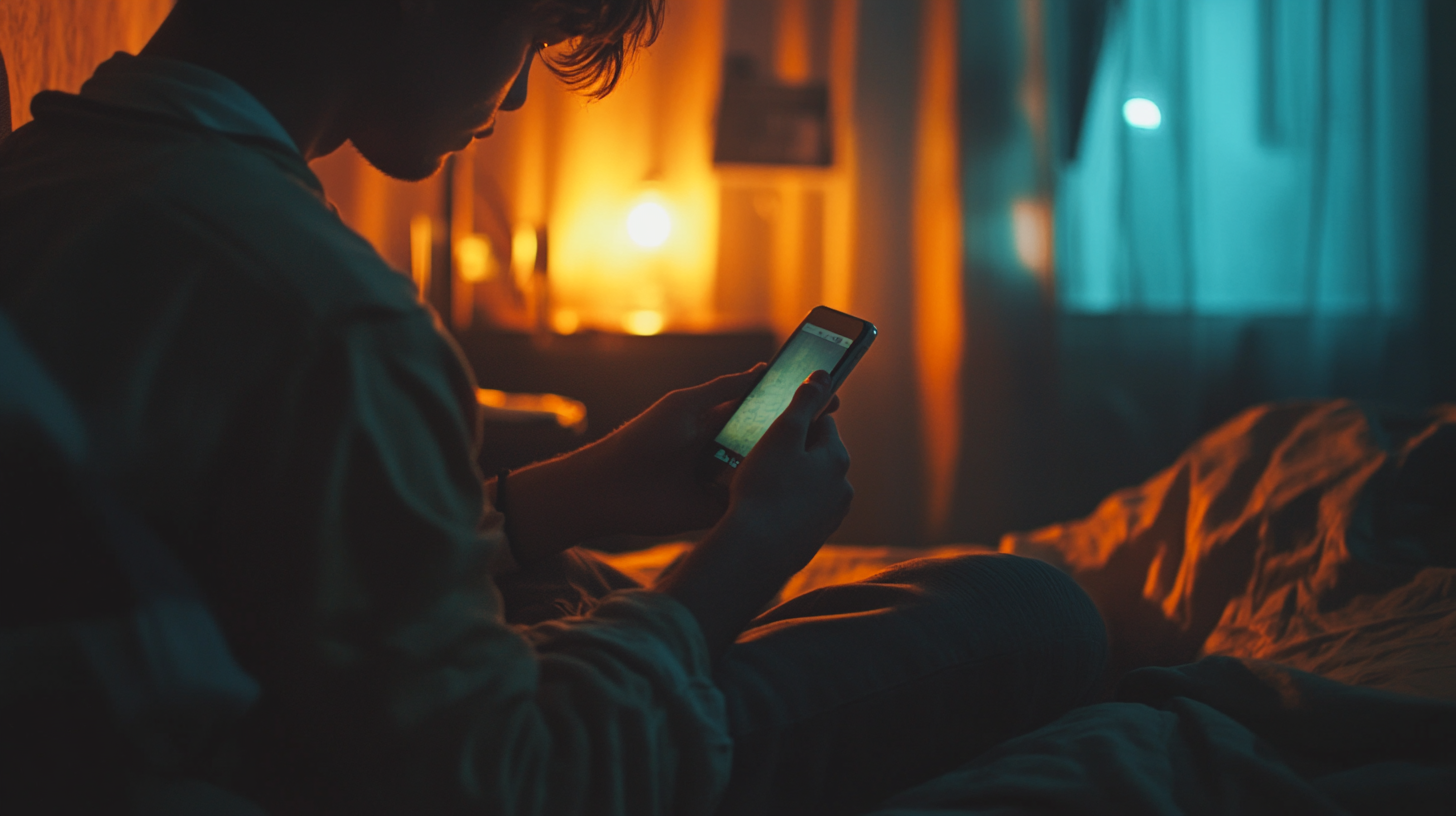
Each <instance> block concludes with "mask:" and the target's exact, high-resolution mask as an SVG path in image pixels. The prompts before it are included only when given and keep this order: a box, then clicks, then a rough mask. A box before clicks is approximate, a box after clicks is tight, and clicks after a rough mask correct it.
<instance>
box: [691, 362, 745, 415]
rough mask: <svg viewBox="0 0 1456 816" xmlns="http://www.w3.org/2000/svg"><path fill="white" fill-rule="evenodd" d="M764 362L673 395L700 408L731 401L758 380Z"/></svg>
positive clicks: (741, 395)
mask: <svg viewBox="0 0 1456 816" xmlns="http://www.w3.org/2000/svg"><path fill="white" fill-rule="evenodd" d="M767 367H768V365H767V364H766V363H759V364H758V365H755V366H754V367H753V368H750V369H748V370H747V371H740V372H738V373H737V374H724V375H723V376H721V377H718V378H717V379H713V380H709V381H708V382H705V383H703V384H702V385H697V386H693V387H692V388H684V389H682V390H681V391H677V392H675V396H677V397H678V398H679V399H682V400H684V401H685V402H690V403H691V404H693V405H695V406H699V407H700V408H701V409H706V408H708V407H709V406H713V405H717V404H719V403H722V402H732V401H733V400H737V399H740V398H741V397H743V395H744V394H747V393H748V389H750V388H752V387H753V384H754V383H756V382H758V378H759V377H761V376H763V370H764V369H765V368H767Z"/></svg>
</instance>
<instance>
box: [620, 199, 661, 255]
mask: <svg viewBox="0 0 1456 816" xmlns="http://www.w3.org/2000/svg"><path fill="white" fill-rule="evenodd" d="M671 232H672V216H670V215H668V214H667V208H665V207H663V206H662V205H661V204H658V203H657V202H656V201H644V202H642V203H641V204H638V205H637V206H635V207H633V208H632V212H630V213H628V214H627V235H628V236H630V237H631V238H632V243H634V244H636V245H637V246H640V247H642V248H644V249H653V248H654V247H660V246H662V244H663V242H664V241H666V240H667V236H668V235H669V234H670V233H671Z"/></svg>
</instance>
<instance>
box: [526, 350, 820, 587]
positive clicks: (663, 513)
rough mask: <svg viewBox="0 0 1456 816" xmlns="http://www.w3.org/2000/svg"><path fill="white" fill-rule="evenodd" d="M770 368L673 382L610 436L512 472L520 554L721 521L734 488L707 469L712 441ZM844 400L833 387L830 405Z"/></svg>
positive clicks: (545, 552)
mask: <svg viewBox="0 0 1456 816" xmlns="http://www.w3.org/2000/svg"><path fill="white" fill-rule="evenodd" d="M764 368H765V366H764V365H763V364H759V365H757V366H754V367H753V368H751V369H749V370H748V371H744V372H741V373H738V374H729V375H727V376H723V377H719V378H718V379H716V380H713V381H711V382H708V383H705V384H703V385H699V386H696V387H693V388H684V389H681V390H679V391H673V392H672V393H670V394H668V395H667V396H665V397H663V398H662V399H660V400H658V401H657V402H656V403H654V404H653V405H652V407H650V408H648V409H647V410H646V411H644V412H642V414H640V415H638V416H637V417H636V418H635V419H633V420H632V421H631V422H628V423H627V424H626V425H623V426H622V427H621V428H618V429H617V430H616V431H613V432H612V433H610V434H608V435H607V436H606V437H604V438H602V439H600V440H598V441H596V442H594V443H592V444H590V445H588V446H586V447H584V448H581V449H580V450H576V451H573V452H571V453H569V454H567V455H565V456H561V457H558V458H556V459H552V460H551V461H549V462H542V463H539V464H535V465H531V466H530V467H526V468H522V469H521V470H519V471H514V472H512V473H511V476H510V485H509V493H510V506H509V507H507V508H506V510H507V511H508V512H509V513H510V521H511V532H512V536H513V537H512V549H513V550H514V552H515V555H516V557H517V559H519V560H521V561H523V562H524V561H531V560H535V559H536V558H541V557H545V556H548V555H551V554H553V553H556V552H559V551H561V550H564V549H566V548H568V547H571V546H573V545H575V544H578V543H580V542H582V541H584V540H587V539H590V538H596V537H599V536H604V535H613V534H618V533H636V534H641V535H669V534H673V533H681V532H684V531H687V530H698V529H703V528H705V527H711V526H713V525H714V524H715V523H717V521H718V520H719V518H721V517H722V515H723V512H724V510H725V509H726V508H727V506H728V503H729V493H728V491H726V490H724V489H723V488H722V487H720V486H718V485H715V484H712V483H711V482H709V481H708V480H707V479H705V478H704V471H703V468H704V466H705V465H708V464H711V463H709V462H708V461H707V456H708V443H709V441H710V440H712V438H713V436H714V435H715V434H716V433H718V431H719V430H721V429H722V427H723V425H724V423H726V422H727V421H728V418H729V417H730V416H731V415H732V414H733V411H734V409H736V408H737V406H738V403H739V402H740V401H741V400H742V398H743V396H744V395H745V394H747V393H748V390H749V389H750V388H752V387H753V384H754V383H756V382H757V381H758V379H759V377H761V376H762V375H763V370H764ZM838 407H839V398H838V397H833V398H831V399H830V400H829V404H828V406H827V407H826V409H825V412H826V413H828V412H832V411H834V410H835V409H837V408H838ZM760 447H762V444H761V443H760ZM755 451H757V448H755ZM745 464H746V463H745Z"/></svg>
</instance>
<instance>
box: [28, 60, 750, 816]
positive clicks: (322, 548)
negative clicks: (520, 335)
mask: <svg viewBox="0 0 1456 816" xmlns="http://www.w3.org/2000/svg"><path fill="white" fill-rule="evenodd" d="M32 110H33V112H34V114H35V120H34V121H33V122H32V123H30V124H28V125H26V126H25V127H23V128H21V129H20V130H18V131H17V132H16V133H15V134H14V135H12V136H11V137H10V138H9V139H7V140H6V141H5V142H4V143H3V144H0V308H4V309H5V310H6V311H7V312H8V313H9V314H10V315H11V317H12V319H13V320H14V322H15V324H16V326H17V328H18V330H19V332H20V333H21V335H22V336H23V337H24V338H25V341H26V342H27V343H28V344H29V345H30V346H31V348H32V349H33V350H34V351H35V352H36V354H37V356H38V357H39V358H40V359H41V361H42V362H43V363H44V365H45V366H46V367H47V368H48V369H49V370H50V372H51V374H52V375H53V377H54V378H55V379H56V380H57V381H58V382H59V383H60V385H61V387H62V388H63V389H64V390H65V391H66V392H67V394H68V396H69V397H70V398H71V400H72V401H73V402H74V403H75V404H76V406H77V407H78V409H79V411H80V413H81V415H82V418H83V420H84V422H85V424H86V426H87V428H86V429H87V432H88V433H89V435H90V437H91V442H92V445H93V451H92V453H93V457H94V458H95V460H96V462H97V463H98V466H99V467H100V469H101V470H102V472H103V476H104V477H105V478H106V479H108V480H109V481H110V482H111V484H112V485H114V486H115V488H116V490H117V492H118V493H119V494H120V495H121V496H122V497H123V499H124V500H125V501H126V502H127V503H128V504H130V505H131V506H132V507H134V508H136V509H137V510H138V511H139V512H140V513H141V514H142V515H143V516H144V517H145V518H146V520H147V521H148V522H149V523H150V524H151V526H152V527H153V528H154V530H155V531H156V532H157V533H158V535H159V536H160V537H161V539H162V540H163V541H164V542H165V543H166V544H167V546H168V547H169V548H170V549H171V550H172V551H173V552H174V553H175V554H176V555H177V557H178V558H179V559H180V560H181V561H182V562H183V563H184V564H185V565H186V566H187V567H188V569H190V570H191V571H192V573H193V575H194V577H195V578H196V579H197V580H198V582H199V583H200V584H201V586H202V587H203V590H204V592H205V593H206V595H207V598H208V601H209V603H210V604H211V606H212V607H213V610H214V612H215V614H216V615H217V618H218V619H219V621H220V622H221V624H222V627H223V630H224V632H225V633H226V635H227V639H228V642H229V644H230V645H231V647H232V649H233V650H234V652H235V654H236V655H237V658H238V661H239V663H240V664H241V665H242V666H243V667H244V668H245V669H246V670H247V671H248V672H249V673H250V674H251V675H253V676H254V677H256V678H257V679H258V681H259V682H260V683H261V686H262V689H263V695H262V700H261V702H260V703H259V704H258V707H257V710H256V711H255V712H253V714H252V715H251V717H250V725H249V727H248V729H247V730H246V732H245V733H243V734H241V735H239V736H237V737H236V739H237V741H238V743H239V745H240V748H239V750H240V751H241V753H242V754H243V762H242V763H241V768H242V770H240V771H239V772H238V774H237V776H238V781H237V784H238V785H240V786H242V787H243V788H244V792H245V793H248V794H250V795H253V796H256V797H258V798H259V799H260V800H261V801H262V802H263V803H264V804H265V805H267V804H273V803H288V804H290V805H299V804H300V803H302V804H303V805H304V806H307V807H317V808H322V809H332V810H348V809H357V808H367V809H369V810H399V811H408V812H426V811H431V812H432V811H452V812H453V811H462V812H481V813H590V814H613V813H624V814H627V813H630V814H649V813H684V814H686V813H701V812H707V811H710V810H711V809H712V807H713V805H714V803H715V801H716V799H717V797H718V796H719V794H720V792H721V790H722V788H723V786H724V784H725V783H726V779H727V774H728V769H729V764H730V758H731V742H730V740H729V738H728V736H727V734H726V726H725V721H724V712H723V702H722V697H721V695H720V693H719V692H718V690H717V689H716V687H714V685H713V683H712V680H711V666H710V659H709V655H708V653H707V648H706V644H705V643H704V640H703V637H702V633H701V632H700V630H699V629H698V627H697V624H696V622H695V621H694V620H693V618H692V616H691V614H690V613H688V612H687V610H686V609H684V608H683V607H682V606H681V605H679V604H677V603H676V602H675V601H673V600H671V599H669V598H667V597H666V596H663V595H660V594H658V593H653V592H649V591H628V592H621V593H617V594H614V595H613V596H610V597H609V598H608V599H607V600H606V601H605V602H604V603H603V604H602V605H601V606H600V607H599V608H598V609H597V610H596V611H595V612H594V613H593V614H591V615H590V616H587V617H583V618H574V619H568V620H562V621H556V622H550V623H545V624H541V625H538V626H535V627H531V628H529V629H520V628H515V627H512V626H509V625H507V624H506V623H505V622H504V620H503V619H502V612H501V600H500V596H499V593H498V591H497V590H496V588H495V586H494V584H493V583H492V581H491V580H490V576H491V574H492V571H493V570H495V569H497V568H498V565H499V564H501V563H502V562H503V561H505V560H508V559H506V558H505V557H504V553H505V552H506V551H507V545H506V541H505V539H504V536H503V534H502V532H501V530H502V524H501V517H500V514H499V513H496V512H495V511H494V510H493V509H492V508H491V507H490V506H489V503H488V501H487V499H486V497H485V496H484V491H483V490H482V481H481V477H480V474H479V472H478V470H477V468H476V465H475V456H474V453H475V448H474V446H475V441H474V440H475V433H474V428H475V417H476V405H475V390H474V382H473V380H472V378H471V376H470V374H469V372H468V371H467V369H466V368H465V367H464V366H463V365H462V362H461V360H460V357H459V354H458V351H457V350H456V348H455V346H454V345H453V343H451V342H450V341H449V340H448V338H446V337H445V336H443V335H442V334H441V332H440V331H439V329H438V326H437V322H436V321H435V320H434V319H433V317H432V315H431V314H430V313H429V312H428V311H427V310H425V309H424V308H423V307H421V306H420V305H419V304H418V302H417V300H416V298H415V292H414V289H413V286H412V284H411V283H410V282H409V281H408V280H407V279H406V278H405V277H403V276H402V275H400V274H398V273H396V272H395V271H394V270H392V269H391V268H390V267H389V266H388V265H387V264H386V263H385V262H384V261H383V260H382V259H381V258H380V257H379V255H378V254H377V253H376V252H375V251H374V249H373V248H372V247H371V246H370V245H369V244H368V243H367V242H366V241H364V240H363V239H362V238H360V237H359V236H358V235H357V234H355V233H354V232H353V231H351V230H350V229H348V228H347V227H346V226H345V225H344V224H343V223H342V222H341V221H340V220H339V218H338V217H337V216H336V215H335V213H334V212H333V211H332V210H331V208H330V207H329V206H328V205H327V202H326V201H325V199H324V197H323V191H322V189H321V187H320V184H319V182H318V180H317V178H316V177H315V176H314V175H313V173H312V172H310V170H309V169H308V166H307V164H306V163H305V162H304V160H303V158H302V157H301V155H300V154H299V152H298V150H297V149H296V147H295V146H294V145H293V143H292V142H291V140H290V139H289V138H288V134H287V132H286V131H285V130H284V129H283V128H282V127H281V126H280V125H279V123H278V122H277V121H276V120H275V119H274V118H273V117H272V116H271V115H270V114H269V112H268V111H267V109H266V108H265V107H264V106H263V105H261V104H260V103H259V102H258V101H257V100H256V99H255V98H253V97H252V96H251V95H250V94H248V92H247V91H246V90H244V89H243V88H242V87H240V86H238V85H236V84H235V83H233V82H231V81H229V80H228V79H226V78H225V77H222V76H219V75H217V74H214V73H212V72H209V71H207V70H204V69H202V68H199V67H196V66H192V65H187V64H184V63H178V62H172V61H167V60H158V59H151V58H141V57H131V56H128V55H117V56H116V57H114V58H113V59H111V60H109V61H108V62H106V63H105V64H103V65H102V66H101V67H100V68H99V69H98V70H97V72H96V75H95V77H94V78H93V79H92V80H91V81H90V82H89V83H87V85H86V86H85V87H84V88H83V89H82V92H81V94H80V95H79V96H71V95H66V94H59V93H44V94H41V95H38V96H37V97H36V99H35V101H34V104H33V106H32ZM567 510H568V511H569V508H567Z"/></svg>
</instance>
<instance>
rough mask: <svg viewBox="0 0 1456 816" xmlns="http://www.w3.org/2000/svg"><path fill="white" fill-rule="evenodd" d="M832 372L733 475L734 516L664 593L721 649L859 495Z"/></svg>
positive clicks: (798, 399)
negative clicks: (837, 418)
mask: <svg viewBox="0 0 1456 816" xmlns="http://www.w3.org/2000/svg"><path fill="white" fill-rule="evenodd" d="M826 407H837V398H833V397H831V396H830V395H829V377H828V375H827V374H825V373H824V372H822V371H816V372H815V373H814V374H813V375H811V376H810V377H809V379H808V380H806V381H805V382H804V384H803V385H801V386H799V390H798V391H797V392H796V393H795V394H794V399H793V402H791V403H789V407H788V408H787V409H786V410H785V411H784V413H783V415H782V416H780V417H779V418H778V419H777V420H776V421H775V422H774V424H773V425H772V426H770V427H769V429H768V432H767V433H765V434H764V436H763V438H762V439H761V440H759V442H758V445H757V446H755V447H754V449H753V452H752V453H750V454H749V455H748V457H747V458H746V459H744V460H743V464H742V465H740V466H739V471H738V474H737V476H736V477H735V478H734V481H733V487H732V495H731V499H730V504H729V509H728V512H727V513H726V514H725V515H724V517H723V519H722V520H721V521H720V522H719V523H718V526H717V527H715V528H714V529H713V532H712V533H711V534H710V535H709V536H708V538H707V539H705V540H704V541H703V542H702V543H701V544H699V545H698V546H697V547H696V548H695V549H694V550H693V552H692V553H691V554H690V555H689V556H688V557H687V558H686V559H685V560H684V561H683V563H682V564H681V565H680V566H679V567H678V568H677V569H676V570H674V571H673V572H672V573H671V574H669V575H668V576H666V577H665V578H664V579H663V580H662V581H661V582H659V584H658V586H657V589H658V590H659V591H661V592H664V593H666V594H668V595H670V596H672V597H673V598H675V599H677V600H678V601H679V602H680V603H682V604H683V605H684V606H686V607H687V608H688V609H689V611H691V612H692V613H693V615H694V617H696V618H697V620H698V624H699V625H700V626H701V627H702V629H703V633H704V635H705V636H706V637H707V639H708V643H709V645H710V646H711V647H712V648H713V649H714V651H715V653H716V652H720V651H721V650H722V649H724V648H726V647H727V646H728V645H729V644H730V643H732V642H733V639H734V638H735V637H737V635H738V633H739V632H740V631H742V630H743V627H744V626H745V625H746V624H747V623H748V621H749V620H751V619H752V618H753V616H754V615H756V614H758V612H759V611H760V610H762V608H763V606H764V604H766V603H767V602H768V601H769V599H770V598H772V597H773V595H774V593H776V592H778V590H779V589H780V588H781V587H782V586H783V584H784V581H786V580H788V578H789V576H791V575H793V574H794V573H795V572H798V571H799V570H800V569H803V567H804V565H806V564H808V563H809V560H810V559H811V558H813V557H814V553H816V552H818V551H819V548H820V547H821V546H822V545H823V543H824V540H825V539H826V538H828V537H829V535H830V533H833V532H834V530H835V529H836V528H837V527H838V526H839V524H840V522H841V521H843V520H844V515H845V513H847V512H848V511H849V505H850V502H851V500H852V499H853V498H854V488H853V487H851V486H850V484H849V481H848V479H846V478H845V475H846V473H847V472H848V470H849V453H848V452H847V451H846V450H845V448H844V444H843V443H842V442H841V441H840V439H839V431H838V428H837V427H836V426H835V423H834V417H832V416H829V415H828V414H827V413H826V412H825V411H824V410H823V409H825V408H826Z"/></svg>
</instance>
